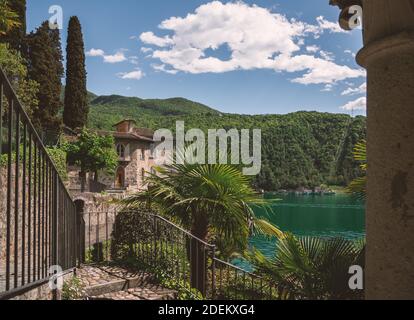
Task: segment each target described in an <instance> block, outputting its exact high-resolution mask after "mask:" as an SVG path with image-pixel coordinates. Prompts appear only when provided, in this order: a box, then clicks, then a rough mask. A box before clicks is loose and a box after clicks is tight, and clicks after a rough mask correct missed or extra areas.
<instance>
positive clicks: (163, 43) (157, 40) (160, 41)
mask: <svg viewBox="0 0 414 320" xmlns="http://www.w3.org/2000/svg"><path fill="white" fill-rule="evenodd" d="M139 38H140V39H141V41H142V42H144V43H147V44H153V45H155V46H157V47H167V46H169V45H172V44H174V42H173V40H172V39H171V38H169V37H168V36H165V37H157V36H156V35H155V34H154V33H152V32H144V33H143V34H141V36H140V37H139Z"/></svg>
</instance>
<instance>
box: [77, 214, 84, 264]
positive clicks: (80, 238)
mask: <svg viewBox="0 0 414 320" xmlns="http://www.w3.org/2000/svg"><path fill="white" fill-rule="evenodd" d="M83 215H84V211H83V208H82V209H80V208H78V206H76V248H77V250H76V251H77V259H78V268H80V267H81V265H82V264H83V263H85V237H86V235H85V221H84V219H83Z"/></svg>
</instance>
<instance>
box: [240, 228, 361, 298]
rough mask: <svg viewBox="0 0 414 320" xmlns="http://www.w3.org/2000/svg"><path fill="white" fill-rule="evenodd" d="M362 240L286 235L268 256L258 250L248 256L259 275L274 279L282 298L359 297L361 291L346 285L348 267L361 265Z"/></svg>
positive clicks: (347, 283)
mask: <svg viewBox="0 0 414 320" xmlns="http://www.w3.org/2000/svg"><path fill="white" fill-rule="evenodd" d="M364 247H365V244H364V241H362V240H361V241H351V240H346V239H343V238H333V239H322V238H315V237H303V238H297V237H295V236H294V235H292V234H287V235H285V238H283V239H281V240H280V241H279V243H278V245H277V248H276V251H277V253H276V257H275V258H274V259H268V258H266V257H264V256H263V255H262V254H261V253H259V252H258V251H254V252H253V253H250V254H249V255H248V259H249V260H250V261H251V262H252V263H253V264H254V265H255V266H256V268H257V270H256V272H258V274H260V275H262V276H263V277H264V278H267V279H268V280H269V281H271V282H274V283H275V284H276V285H277V286H278V288H279V294H280V297H281V298H282V299H302V300H303V299H308V300H343V299H362V298H363V292H361V291H360V292H354V291H351V289H350V288H349V277H350V275H349V273H348V272H349V268H350V267H351V266H353V265H358V266H361V267H363V266H364V265H365V263H364V257H365V249H364Z"/></svg>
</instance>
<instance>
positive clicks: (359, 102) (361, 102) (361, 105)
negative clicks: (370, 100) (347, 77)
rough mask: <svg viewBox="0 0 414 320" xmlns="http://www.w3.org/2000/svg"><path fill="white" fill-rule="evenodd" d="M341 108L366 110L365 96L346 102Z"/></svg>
mask: <svg viewBox="0 0 414 320" xmlns="http://www.w3.org/2000/svg"><path fill="white" fill-rule="evenodd" d="M341 109H342V110H347V111H351V110H366V109H367V98H366V97H361V98H358V99H356V100H353V101H350V102H348V103H347V104H346V105H344V106H342V107H341Z"/></svg>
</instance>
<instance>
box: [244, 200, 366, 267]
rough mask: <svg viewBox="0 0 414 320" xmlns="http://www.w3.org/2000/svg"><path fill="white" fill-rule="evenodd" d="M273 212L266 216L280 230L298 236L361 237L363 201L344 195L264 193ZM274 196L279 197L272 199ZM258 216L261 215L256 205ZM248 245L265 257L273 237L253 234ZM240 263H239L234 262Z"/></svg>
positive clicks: (270, 252) (272, 245) (272, 249)
mask: <svg viewBox="0 0 414 320" xmlns="http://www.w3.org/2000/svg"><path fill="white" fill-rule="evenodd" d="M265 198H266V199H269V203H271V207H272V209H273V211H274V212H273V213H269V215H268V216H266V217H267V219H268V220H270V221H271V222H272V223H273V224H275V225H276V226H278V227H279V228H280V229H281V230H283V231H286V232H291V233H293V234H295V235H298V236H317V237H337V236H338V237H344V238H347V239H359V238H362V237H365V205H364V203H363V202H361V201H358V200H355V199H354V198H352V197H350V196H348V195H332V196H319V195H315V196H311V195H309V196H308V195H306V196H302V195H295V194H286V195H266V196H265ZM275 199H280V201H276V202H274V200H275ZM256 214H257V215H258V216H264V215H265V213H264V211H263V210H260V209H257V210H256ZM250 243H251V245H253V246H254V247H256V248H257V249H259V250H260V251H261V252H262V253H263V254H265V255H266V256H268V257H273V256H274V255H275V248H276V240H269V239H267V238H264V237H254V238H252V239H251V241H250ZM238 264H241V265H243V263H240V262H239V263H238Z"/></svg>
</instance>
